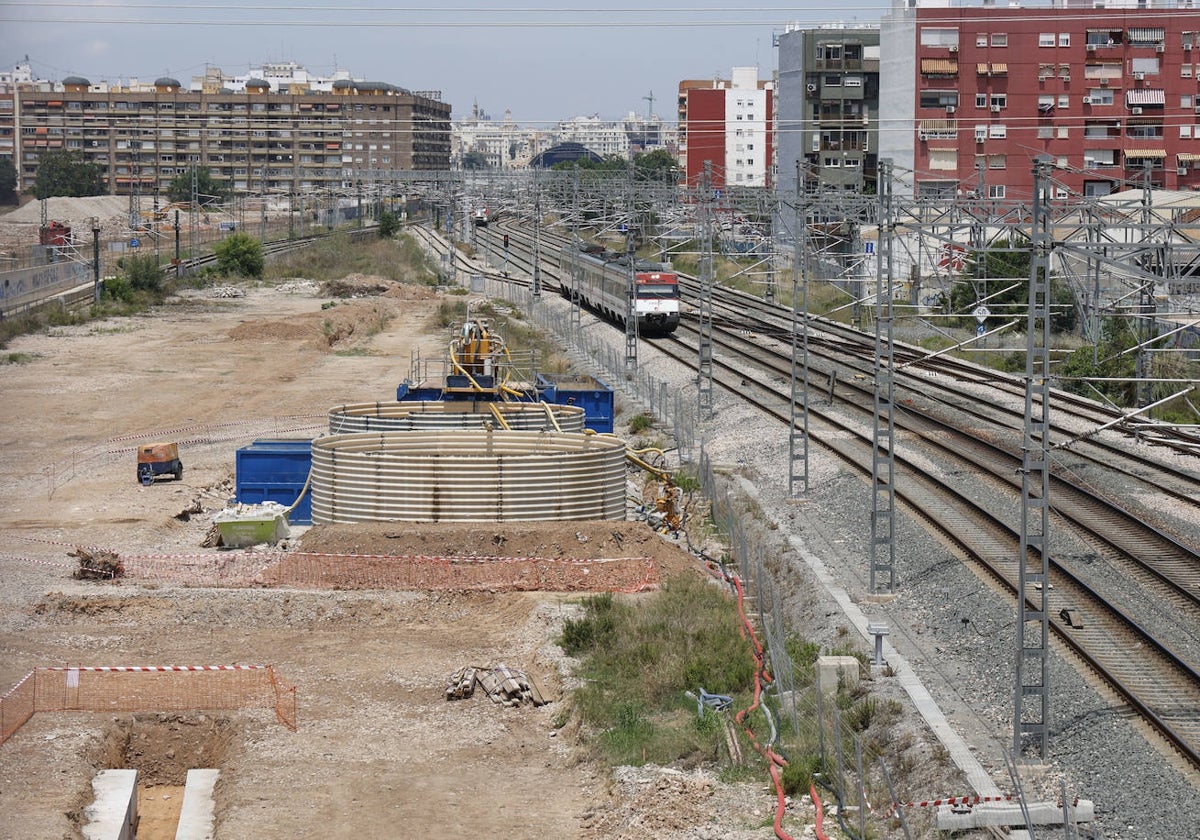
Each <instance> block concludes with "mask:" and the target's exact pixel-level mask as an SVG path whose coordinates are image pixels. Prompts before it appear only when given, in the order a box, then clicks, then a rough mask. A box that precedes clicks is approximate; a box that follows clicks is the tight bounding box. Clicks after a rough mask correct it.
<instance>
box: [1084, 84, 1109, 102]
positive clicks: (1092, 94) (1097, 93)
mask: <svg viewBox="0 0 1200 840" xmlns="http://www.w3.org/2000/svg"><path fill="white" fill-rule="evenodd" d="M1087 95H1088V98H1089V99H1091V100H1092V104H1093V105H1111V104H1113V92H1112V89H1111V88H1091V89H1089V90H1088V93H1087Z"/></svg>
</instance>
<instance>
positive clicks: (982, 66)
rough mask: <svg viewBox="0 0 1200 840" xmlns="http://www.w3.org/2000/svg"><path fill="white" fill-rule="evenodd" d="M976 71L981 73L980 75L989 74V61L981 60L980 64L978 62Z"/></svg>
mask: <svg viewBox="0 0 1200 840" xmlns="http://www.w3.org/2000/svg"><path fill="white" fill-rule="evenodd" d="M975 72H976V73H977V74H979V75H980V76H986V75H987V74H988V66H987V62H986V61H981V62H979V63H978V64H976V65H975Z"/></svg>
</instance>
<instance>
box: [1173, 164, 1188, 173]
mask: <svg viewBox="0 0 1200 840" xmlns="http://www.w3.org/2000/svg"><path fill="white" fill-rule="evenodd" d="M1175 174H1176V175H1186V174H1188V168H1187V167H1186V166H1181V167H1179V168H1178V169H1176V170H1175Z"/></svg>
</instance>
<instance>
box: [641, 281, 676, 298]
mask: <svg viewBox="0 0 1200 840" xmlns="http://www.w3.org/2000/svg"><path fill="white" fill-rule="evenodd" d="M638 297H640V298H654V299H658V300H668V299H670V298H677V297H679V287H678V286H676V285H668V284H665V283H659V284H650V283H646V284H639V285H638Z"/></svg>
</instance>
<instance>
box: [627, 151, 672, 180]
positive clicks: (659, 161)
mask: <svg viewBox="0 0 1200 840" xmlns="http://www.w3.org/2000/svg"><path fill="white" fill-rule="evenodd" d="M633 168H634V170H636V172H637V174H638V177H640V178H641V179H643V180H646V181H658V182H659V183H663V184H674V183H675V182H676V181H678V180H679V161H678V160H676V159H675V156H674V155H673V154H671V153H670V152H668V151H667V150H666V149H655V150H654V151H653V152H646V153H644V154H640V155H638V156H637V157H635V158H634V159H633Z"/></svg>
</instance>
